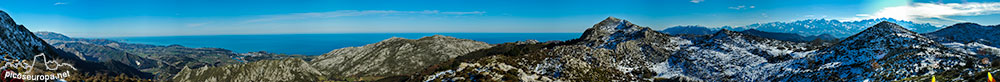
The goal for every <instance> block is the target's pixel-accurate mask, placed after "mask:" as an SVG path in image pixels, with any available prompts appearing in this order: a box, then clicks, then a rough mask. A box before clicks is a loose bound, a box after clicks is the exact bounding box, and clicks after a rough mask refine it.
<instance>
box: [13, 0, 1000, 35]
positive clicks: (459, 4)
mask: <svg viewBox="0 0 1000 82" xmlns="http://www.w3.org/2000/svg"><path fill="white" fill-rule="evenodd" d="M0 2H2V3H0V10H4V11H6V12H8V13H10V14H11V15H12V17H13V18H14V19H15V20H16V21H17V22H18V23H19V24H23V25H25V26H26V27H28V29H30V30H32V31H53V32H59V33H63V34H66V35H69V36H71V37H129V36H176V35H233V34H312V33H483V32H485V33H578V32H583V31H584V30H586V29H587V28H590V27H591V26H592V25H593V24H595V23H597V22H599V21H601V20H602V19H604V18H606V17H608V16H614V17H618V18H622V19H626V20H629V21H632V22H633V23H636V24H639V25H642V26H648V27H652V28H654V29H663V28H666V27H670V26H677V25H702V26H710V27H717V26H741V25H747V24H753V23H763V22H775V21H795V20H802V19H840V20H860V19H868V18H878V17H891V18H898V19H904V20H911V21H915V22H924V23H932V24H935V25H950V24H953V23H957V22H976V23H981V24H990V25H994V24H998V23H1000V20H996V19H997V18H1000V15H998V14H1000V3H998V1H991V0H955V1H947V0H945V1H939V0H917V1H911V0H638V1H628V0H608V1H598V0H545V1H542V0H423V1H414V0H398V1H397V0H350V1H347V0H316V1H311V0H299V1H288V0H280V1H279V0H274V1H263V0H212V1H204V0H169V1H167V0H163V1H160V0H108V1H105V0H0ZM928 11H934V12H928Z"/></svg>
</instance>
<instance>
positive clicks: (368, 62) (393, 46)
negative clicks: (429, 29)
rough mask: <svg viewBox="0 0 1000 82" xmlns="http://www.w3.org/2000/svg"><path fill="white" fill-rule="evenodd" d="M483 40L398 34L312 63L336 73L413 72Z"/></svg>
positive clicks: (477, 45)
mask: <svg viewBox="0 0 1000 82" xmlns="http://www.w3.org/2000/svg"><path fill="white" fill-rule="evenodd" d="M490 46H491V45H489V44H486V43H484V42H479V41H473V40H467V39H457V38H454V37H448V36H443V35H434V36H429V37H424V38H420V39H416V40H411V39H403V38H398V37H393V38H389V39H386V40H382V41H381V42H378V43H374V44H368V45H365V46H361V47H348V48H342V49H337V50H333V51H330V53H326V54H323V55H321V56H319V57H316V59H314V60H313V61H311V62H312V64H313V66H314V67H316V69H319V70H321V71H322V72H323V73H325V74H331V75H335V76H349V77H354V76H392V75H403V74H412V73H415V72H416V71H418V70H423V69H424V68H426V67H427V66H430V65H432V64H437V63H440V62H443V61H447V60H448V59H452V58H455V57H458V56H461V55H463V54H465V53H469V52H472V51H475V50H479V49H483V48H488V47H490Z"/></svg>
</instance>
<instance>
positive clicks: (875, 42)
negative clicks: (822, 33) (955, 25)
mask: <svg viewBox="0 0 1000 82" xmlns="http://www.w3.org/2000/svg"><path fill="white" fill-rule="evenodd" d="M940 47H942V46H941V44H938V43H936V42H935V41H933V40H931V39H929V38H926V37H924V36H922V35H920V34H917V33H916V32H913V31H910V30H907V29H906V28H903V27H902V26H899V25H896V24H895V23H890V22H885V21H883V22H880V23H879V24H876V25H875V26H872V27H869V28H868V29H866V30H864V31H862V32H861V33H858V34H855V35H852V36H851V37H847V38H845V39H844V40H843V41H841V42H839V43H837V44H836V45H834V46H832V47H830V48H826V49H824V50H821V51H820V52H830V53H831V54H828V55H823V56H818V57H821V58H817V59H826V60H825V61H826V62H843V64H855V63H858V62H865V61H869V60H871V59H882V58H883V57H894V56H896V55H898V54H903V53H900V52H905V51H928V53H929V51H934V50H935V48H940Z"/></svg>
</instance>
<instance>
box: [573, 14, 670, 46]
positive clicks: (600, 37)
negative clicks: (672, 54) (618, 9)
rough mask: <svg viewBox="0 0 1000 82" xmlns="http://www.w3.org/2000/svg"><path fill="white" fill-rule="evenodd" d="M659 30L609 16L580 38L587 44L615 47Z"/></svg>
mask: <svg viewBox="0 0 1000 82" xmlns="http://www.w3.org/2000/svg"><path fill="white" fill-rule="evenodd" d="M658 33H659V32H656V31H653V30H650V28H649V27H641V26H639V25H635V24H632V23H630V22H628V21H626V20H622V19H618V18H614V17H608V18H607V19H604V21H601V22H600V23H597V24H594V27H591V28H589V29H587V31H585V32H584V33H583V36H580V38H578V40H582V41H583V42H584V43H585V44H584V45H587V46H591V47H601V48H614V46H615V45H617V43H619V42H625V41H629V40H634V39H639V38H643V37H646V35H647V34H658Z"/></svg>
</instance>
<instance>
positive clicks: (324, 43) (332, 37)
mask: <svg viewBox="0 0 1000 82" xmlns="http://www.w3.org/2000/svg"><path fill="white" fill-rule="evenodd" d="M433 35H445V36H451V37H456V38H460V39H470V40H476V41H482V42H486V43H489V44H499V43H506V42H516V41H524V40H538V41H542V42H544V41H552V40H560V41H565V40H570V39H575V38H578V37H580V35H582V33H342V34H265V35H197V36H151V37H112V38H107V39H111V40H118V41H124V42H127V43H140V44H152V45H163V46H166V45H173V44H178V45H181V46H185V47H193V48H203V47H211V48H223V49H228V50H232V51H233V52H236V53H246V52H257V51H266V52H268V53H280V54H290V55H322V54H324V53H327V52H330V51H332V50H335V49H340V48H345V47H359V46H364V45H366V44H372V43H376V42H379V41H382V40H385V39H389V38H391V37H402V38H407V39H419V38H421V37H428V36H433Z"/></svg>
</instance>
